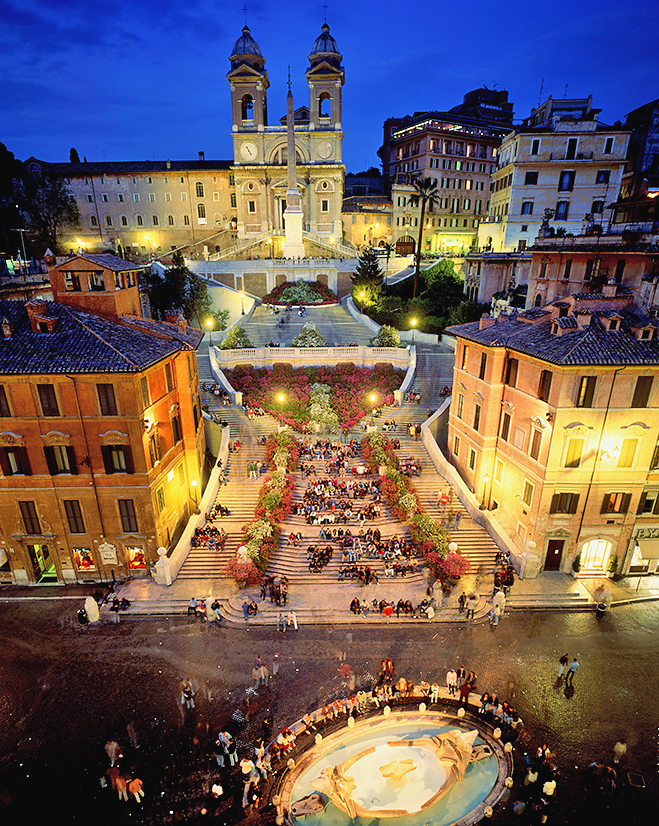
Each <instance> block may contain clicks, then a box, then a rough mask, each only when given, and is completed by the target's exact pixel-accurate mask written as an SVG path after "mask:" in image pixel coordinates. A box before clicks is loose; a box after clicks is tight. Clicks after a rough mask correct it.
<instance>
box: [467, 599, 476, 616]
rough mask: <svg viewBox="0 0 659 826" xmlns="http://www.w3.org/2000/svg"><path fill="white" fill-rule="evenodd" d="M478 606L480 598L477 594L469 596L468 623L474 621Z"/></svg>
mask: <svg viewBox="0 0 659 826" xmlns="http://www.w3.org/2000/svg"><path fill="white" fill-rule="evenodd" d="M477 605H478V597H477V596H476V594H469V597H468V598H467V621H469V620H470V619H474V615H475V613H476V606H477Z"/></svg>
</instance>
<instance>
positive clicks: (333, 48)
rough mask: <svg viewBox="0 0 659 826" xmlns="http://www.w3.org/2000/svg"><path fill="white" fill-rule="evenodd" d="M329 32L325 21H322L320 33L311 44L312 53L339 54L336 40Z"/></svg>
mask: <svg viewBox="0 0 659 826" xmlns="http://www.w3.org/2000/svg"><path fill="white" fill-rule="evenodd" d="M329 32H330V27H329V26H328V25H327V23H323V28H322V30H321V33H320V34H319V35H318V37H317V38H316V42H315V43H314V44H313V48H312V49H311V54H312V55H315V54H340V52H339V47H338V46H337V45H336V40H335V39H334V38H333V37H332V35H331V34H330V33H329ZM310 57H311V55H310Z"/></svg>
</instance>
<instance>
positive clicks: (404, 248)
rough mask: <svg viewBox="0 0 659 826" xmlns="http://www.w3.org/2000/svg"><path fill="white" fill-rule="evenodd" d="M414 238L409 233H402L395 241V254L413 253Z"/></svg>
mask: <svg viewBox="0 0 659 826" xmlns="http://www.w3.org/2000/svg"><path fill="white" fill-rule="evenodd" d="M415 247H416V245H415V243H414V238H412V236H411V235H403V237H402V238H399V239H398V240H397V241H396V255H414V250H415Z"/></svg>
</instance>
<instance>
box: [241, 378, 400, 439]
mask: <svg viewBox="0 0 659 826" xmlns="http://www.w3.org/2000/svg"><path fill="white" fill-rule="evenodd" d="M225 372H226V375H227V378H228V380H229V381H230V383H231V384H232V386H233V387H234V388H235V389H236V390H240V391H242V393H243V396H244V403H245V405H246V406H249V405H256V406H258V407H262V408H263V409H264V410H266V411H267V412H268V413H270V414H271V415H272V416H274V417H275V418H276V419H278V420H279V421H280V422H281V423H282V424H286V425H288V426H289V427H292V428H294V429H295V430H298V431H301V432H304V431H305V430H306V429H307V428H308V426H309V423H310V421H311V419H312V413H311V388H312V385H313V384H325V385H327V386H328V387H329V389H330V407H331V409H332V411H333V412H334V413H335V414H336V416H337V418H338V421H339V426H340V427H341V428H351V427H354V426H355V425H356V424H357V423H358V422H359V421H360V420H361V419H363V418H364V416H367V415H368V414H369V413H370V411H371V409H372V403H371V401H370V399H369V396H370V395H371V393H374V394H375V396H376V398H377V404H378V406H379V405H390V404H393V401H394V390H396V389H397V388H398V387H400V385H401V382H402V380H403V377H404V375H405V374H404V371H403V370H398V369H395V368H394V367H392V366H391V365H390V364H376V365H375V367H356V366H355V365H354V364H339V365H336V366H335V367H324V366H323V367H297V368H293V367H291V365H288V364H275V365H274V366H273V367H271V368H267V367H260V368H259V367H252V366H251V365H245V364H243V365H239V366H237V367H234V368H233V369H232V370H226V371H225ZM280 394H283V395H284V401H283V402H280V401H279V400H278V397H279V395H280ZM319 412H320V411H319Z"/></svg>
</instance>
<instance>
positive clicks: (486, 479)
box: [480, 473, 490, 511]
mask: <svg viewBox="0 0 659 826" xmlns="http://www.w3.org/2000/svg"><path fill="white" fill-rule="evenodd" d="M489 481H490V477H489V476H488V474H487V473H486V474H485V476H483V499H482V501H481V506H480V510H482V511H484V510H486V507H485V494H486V493H487V486H488V483H489Z"/></svg>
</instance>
